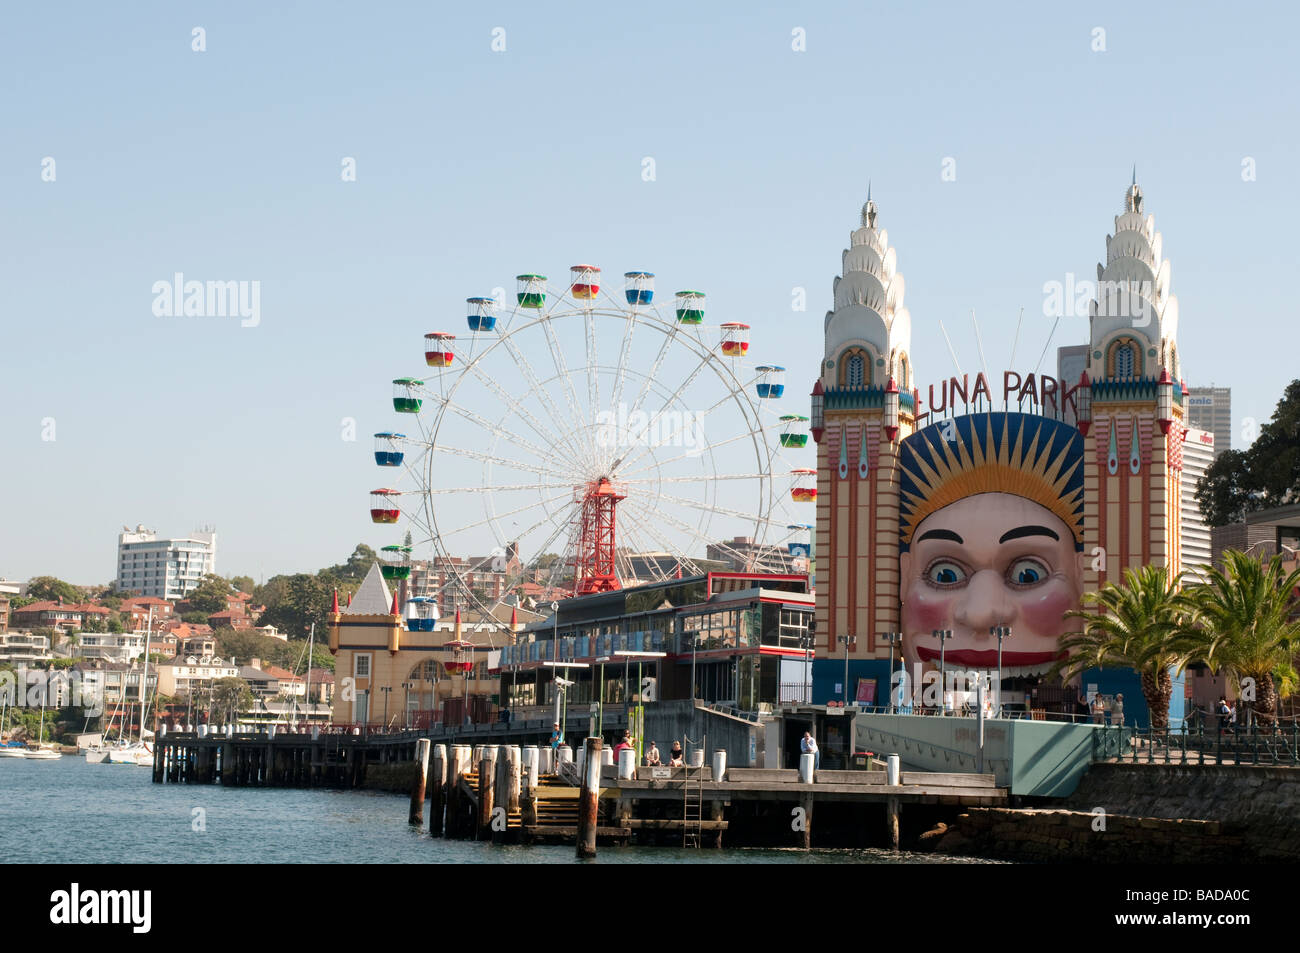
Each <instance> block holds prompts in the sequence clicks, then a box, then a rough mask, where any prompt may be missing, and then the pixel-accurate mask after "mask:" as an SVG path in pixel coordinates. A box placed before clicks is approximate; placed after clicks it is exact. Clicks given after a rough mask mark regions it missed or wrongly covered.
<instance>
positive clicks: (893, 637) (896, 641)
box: [880, 632, 906, 713]
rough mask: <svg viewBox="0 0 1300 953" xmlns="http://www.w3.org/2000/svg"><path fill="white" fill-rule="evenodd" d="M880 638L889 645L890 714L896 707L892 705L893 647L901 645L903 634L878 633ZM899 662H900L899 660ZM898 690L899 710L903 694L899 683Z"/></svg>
mask: <svg viewBox="0 0 1300 953" xmlns="http://www.w3.org/2000/svg"><path fill="white" fill-rule="evenodd" d="M880 637H881V638H882V639H884V640H885V641H886V642H888V643H889V710H890V712H891V713H894V712H895V707H896V706H895V703H894V646H896V645H902V644H903V633H902V632H882V633H880ZM900 661H902V660H901V659H900ZM904 675H906V672H904ZM898 688H899V704H898V705H897V707H898V708H901V707H902V704H901V702H902V693H903V692H902V689H903V686H902V683H901V682H900V683H899V686H898Z"/></svg>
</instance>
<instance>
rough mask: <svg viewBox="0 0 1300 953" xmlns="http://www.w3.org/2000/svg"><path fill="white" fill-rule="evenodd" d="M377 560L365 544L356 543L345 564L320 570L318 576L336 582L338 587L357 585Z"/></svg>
mask: <svg viewBox="0 0 1300 953" xmlns="http://www.w3.org/2000/svg"><path fill="white" fill-rule="evenodd" d="M378 560H379V556H378V555H376V553H375V551H374V550H373V549H371V548H370V547H369V546H367V545H366V544H365V543H357V545H356V548H355V549H353V550H352V555H351V556H349V557H348V559H347V562H344V563H340V564H339V565H337V566H330V567H329V568H327V569H322V570H321V571H320V573H319V575H321V576H326V577H328V578H329V579H331V580H337V581H338V582H339V584H340V586H341V585H342V584H344V583H359V582H361V580H362V579H364V578H366V573H368V572H370V567H371V566H373V565H374V564H375V563H376V562H377V561H378Z"/></svg>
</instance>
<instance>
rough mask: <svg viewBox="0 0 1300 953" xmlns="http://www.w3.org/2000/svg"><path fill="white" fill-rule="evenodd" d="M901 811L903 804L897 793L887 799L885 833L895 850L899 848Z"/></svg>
mask: <svg viewBox="0 0 1300 953" xmlns="http://www.w3.org/2000/svg"><path fill="white" fill-rule="evenodd" d="M901 812H902V804H901V803H900V801H899V799H898V796H897V795H894V796H892V797H889V798H887V799H886V800H885V834H886V836H888V838H889V846H890V847H891V848H893V849H894V850H898V839H899V838H898V834H899V831H898V815H899V814H900V813H901Z"/></svg>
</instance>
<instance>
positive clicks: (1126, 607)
mask: <svg viewBox="0 0 1300 953" xmlns="http://www.w3.org/2000/svg"><path fill="white" fill-rule="evenodd" d="M1178 586H1179V577H1175V578H1174V579H1172V580H1171V579H1170V578H1169V570H1168V569H1167V568H1166V567H1164V566H1143V567H1141V568H1140V569H1138V570H1133V569H1126V570H1125V571H1124V583H1123V585H1118V586H1117V585H1116V584H1115V583H1113V582H1112V583H1107V585H1106V586H1105V587H1103V588H1102V589H1101V590H1099V591H1097V592H1089V593H1085V594H1084V597H1083V603H1084V606H1085V608H1084V609H1073V610H1071V611H1070V612H1068V613H1066V616H1067V618H1076V619H1081V620H1083V622H1084V623H1085V625H1084V628H1083V631H1082V632H1076V633H1073V634H1070V635H1066V636H1064V637H1062V639H1061V642H1060V646H1061V648H1062V649H1063V650H1065V651H1067V652H1069V653H1070V654H1069V656H1068V657H1067V658H1066V659H1064V660H1062V661H1060V662H1058V663H1057V664H1056V665H1055V666H1054V668H1053V671H1056V672H1060V673H1061V674H1062V675H1063V676H1064V677H1065V678H1066V679H1067V680H1068V679H1070V678H1073V677H1075V676H1076V675H1079V674H1080V673H1081V672H1083V671H1084V670H1085V669H1088V668H1093V667H1098V668H1131V669H1133V670H1135V671H1136V672H1137V673H1138V677H1139V678H1140V679H1141V682H1142V695H1143V697H1145V698H1146V702H1147V710H1148V711H1149V712H1150V714H1151V727H1152V728H1153V729H1156V730H1160V729H1165V728H1168V727H1169V701H1170V699H1171V698H1172V697H1173V693H1174V686H1173V678H1172V677H1171V675H1170V673H1169V670H1170V669H1171V668H1172V669H1175V670H1177V671H1182V670H1183V669H1184V668H1186V666H1187V662H1188V661H1189V657H1190V655H1191V654H1192V652H1193V650H1194V647H1195V646H1196V644H1197V639H1196V636H1195V634H1194V632H1193V631H1192V621H1191V617H1192V607H1191V605H1190V604H1189V602H1188V601H1187V599H1186V598H1185V597H1184V596H1183V594H1182V593H1180V592H1179V588H1178ZM1090 609H1091V610H1094V611H1089V610H1090ZM1096 609H1100V610H1101V613H1100V614H1098V613H1097V612H1096V611H1095V610H1096Z"/></svg>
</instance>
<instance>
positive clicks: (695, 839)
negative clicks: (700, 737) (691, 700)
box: [682, 735, 709, 848]
mask: <svg viewBox="0 0 1300 953" xmlns="http://www.w3.org/2000/svg"><path fill="white" fill-rule="evenodd" d="M708 737H709V736H708V735H705V736H704V741H703V746H704V750H705V751H707V750H708ZM691 742H692V739H690V738H687V739H686V744H687V747H688V750H689V746H690V744H691ZM685 773H686V777H685V778H684V779H683V781H682V846H683V847H696V848H698V847H700V846H701V844H702V843H703V841H704V838H703V834H704V768H700V769H699V774H697V775H696V776H695V788H694V790H692V788H691V769H690V766H689V765H688V766H687V767H686V772H685Z"/></svg>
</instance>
